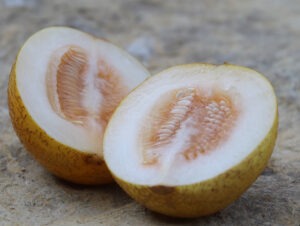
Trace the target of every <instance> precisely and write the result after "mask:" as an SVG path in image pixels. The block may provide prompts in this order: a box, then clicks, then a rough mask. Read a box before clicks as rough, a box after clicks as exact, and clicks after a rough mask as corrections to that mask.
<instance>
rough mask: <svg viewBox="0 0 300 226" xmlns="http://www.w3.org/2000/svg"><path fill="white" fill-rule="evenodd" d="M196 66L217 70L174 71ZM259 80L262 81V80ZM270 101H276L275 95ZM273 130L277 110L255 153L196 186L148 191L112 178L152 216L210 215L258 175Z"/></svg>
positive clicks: (268, 152) (273, 139)
mask: <svg viewBox="0 0 300 226" xmlns="http://www.w3.org/2000/svg"><path fill="white" fill-rule="evenodd" d="M199 65H200V66H201V65H204V66H216V67H217V65H211V64H201V63H200V64H199V63H195V64H188V65H180V66H176V67H178V68H180V67H191V66H199ZM220 66H222V65H220ZM224 66H226V67H233V68H238V69H243V70H249V71H252V69H250V68H245V67H241V66H237V65H230V64H224ZM262 78H264V79H265V80H266V78H265V77H264V76H262ZM274 98H276V97H275V94H274ZM121 104H122V103H121ZM119 106H120V105H119ZM276 107H277V103H276ZM113 117H114V115H113V116H112V118H113ZM277 129H278V109H276V115H275V118H274V122H273V125H272V127H271V129H270V130H269V132H268V134H267V135H266V136H265V137H264V138H263V139H262V141H261V143H260V144H259V145H258V146H257V148H256V149H255V150H253V151H252V152H251V153H250V154H249V155H248V156H247V157H246V158H245V159H244V160H243V161H241V162H240V163H239V164H237V165H235V166H233V167H232V168H230V169H229V170H227V171H225V172H224V173H222V174H219V175H218V176H216V177H214V178H211V179H209V180H205V181H202V182H199V183H195V184H190V185H184V186H164V185H158V186H152V187H151V186H147V185H139V184H133V183H129V182H127V181H124V180H122V178H118V177H117V176H116V175H114V174H113V177H114V179H115V181H116V182H117V183H118V184H119V185H120V187H121V188H122V189H124V191H125V192H126V193H127V194H128V195H129V196H131V197H132V198H133V199H135V200H136V201H137V202H139V203H140V204H142V205H144V206H145V207H147V208H149V209H150V210H153V211H155V212H158V213H161V214H164V215H168V216H173V217H182V218H193V217H200V216H207V215H211V214H213V213H216V212H218V211H220V210H222V209H224V208H226V207H227V206H228V205H229V204H230V203H232V202H234V201H235V200H236V199H238V198H239V197H240V196H241V195H242V194H243V193H244V192H245V191H246V190H247V189H248V188H249V187H250V185H251V184H252V183H253V182H254V181H255V180H256V179H257V177H258V176H259V175H260V174H261V173H262V171H263V170H264V169H265V167H266V166H267V164H268V160H269V158H270V157H271V154H272V152H273V149H274V146H275V142H276V137H277ZM128 161H130V160H128Z"/></svg>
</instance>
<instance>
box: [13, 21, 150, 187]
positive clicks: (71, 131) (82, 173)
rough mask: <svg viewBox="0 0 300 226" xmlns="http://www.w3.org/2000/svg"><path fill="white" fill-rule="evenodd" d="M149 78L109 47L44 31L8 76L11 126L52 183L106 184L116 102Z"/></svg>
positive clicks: (78, 35)
mask: <svg viewBox="0 0 300 226" xmlns="http://www.w3.org/2000/svg"><path fill="white" fill-rule="evenodd" d="M148 76H149V73H148V72H147V71H146V70H145V69H144V68H143V66H141V65H140V64H139V63H138V62H137V61H136V60H135V59H133V58H132V57H131V56H129V55H128V54H127V53H125V52H124V51H123V50H121V49H119V48H118V47H116V46H114V45H112V44H111V43H109V42H107V41H104V40H101V39H96V38H94V37H92V36H90V35H88V34H86V33H83V32H81V31H77V30H74V29H71V28H66V27H51V28H47V29H44V30H42V31H39V32H37V33H36V34H34V35H33V36H32V37H31V38H29V40H28V41H27V42H26V43H25V44H24V46H23V47H22V48H21V50H20V52H19V54H18V57H17V59H16V62H15V64H14V65H13V68H12V71H11V75H10V80H9V85H8V104H9V110H10V116H11V120H12V122H13V126H14V128H15V130H16V133H17V135H18V136H19V138H20V140H21V141H22V143H23V144H24V146H25V147H26V149H27V150H28V151H29V152H31V153H32V154H33V155H34V157H35V158H36V159H37V160H38V161H39V162H40V163H41V164H42V165H43V166H45V167H46V168H47V169H48V170H49V171H50V172H52V173H53V174H55V175H57V176H58V177H61V178H63V179H66V180H69V181H71V182H75V183H81V184H101V183H108V182H111V181H112V177H111V174H110V173H109V171H108V169H107V167H106V165H105V163H104V161H103V149H102V139H103V133H104V129H105V127H106V125H107V122H108V120H109V118H110V116H111V114H112V113H113V111H114V109H115V108H116V106H117V105H118V104H119V102H120V101H121V99H122V98H123V97H124V96H125V95H127V94H128V93H129V92H130V91H131V90H132V89H133V88H135V87H136V86H137V85H138V84H139V83H141V82H142V81H143V80H144V79H145V78H146V77H148Z"/></svg>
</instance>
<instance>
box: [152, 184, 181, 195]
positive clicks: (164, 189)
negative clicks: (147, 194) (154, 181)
mask: <svg viewBox="0 0 300 226" xmlns="http://www.w3.org/2000/svg"><path fill="white" fill-rule="evenodd" d="M150 190H151V191H152V192H154V193H156V194H159V195H169V194H172V193H173V192H175V190H176V189H175V188H174V187H170V186H165V185H157V186H152V187H150Z"/></svg>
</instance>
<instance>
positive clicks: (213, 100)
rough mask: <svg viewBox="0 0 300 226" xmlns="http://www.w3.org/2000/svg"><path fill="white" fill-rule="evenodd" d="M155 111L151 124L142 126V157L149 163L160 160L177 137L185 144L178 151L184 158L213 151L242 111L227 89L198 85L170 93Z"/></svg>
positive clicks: (195, 156) (177, 154)
mask: <svg viewBox="0 0 300 226" xmlns="http://www.w3.org/2000/svg"><path fill="white" fill-rule="evenodd" d="M152 112H155V113H154V114H152V117H151V119H150V123H149V126H147V127H146V128H143V131H146V132H145V133H144V134H145V135H144V136H143V144H145V145H144V148H143V154H142V159H143V160H142V161H143V164H144V165H148V166H151V165H155V164H159V163H160V161H161V158H162V156H164V155H165V154H166V153H165V152H167V150H165V149H167V148H168V147H169V146H170V145H172V144H174V143H176V142H177V140H178V139H184V144H183V145H182V147H180V148H179V149H180V151H179V152H177V153H175V155H176V157H177V158H183V159H184V160H185V161H192V160H195V159H197V158H198V157H199V156H200V155H204V154H206V153H208V152H211V151H213V150H214V149H215V148H217V147H218V146H220V145H221V144H222V143H223V142H225V141H226V139H228V137H229V135H230V133H231V130H232V129H233V128H234V125H235V122H236V120H237V118H238V115H239V111H238V109H237V107H236V106H235V105H234V103H233V101H232V99H231V97H230V96H229V95H228V94H226V93H225V92H222V91H213V92H212V93H211V94H210V95H206V94H204V93H203V92H201V90H199V89H197V88H195V87H188V88H181V89H178V90H173V91H171V92H169V93H167V94H166V95H165V97H162V99H160V103H159V104H158V105H157V106H155V109H153V111H152ZM180 134H185V136H184V137H180ZM179 149H178V150H179Z"/></svg>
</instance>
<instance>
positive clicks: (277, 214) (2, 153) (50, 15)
mask: <svg viewBox="0 0 300 226" xmlns="http://www.w3.org/2000/svg"><path fill="white" fill-rule="evenodd" d="M51 25H67V26H72V27H75V28H78V29H81V30H84V31H86V32H89V33H92V34H94V35H96V36H100V37H104V38H107V39H110V40H111V41H112V42H114V43H116V44H118V45H119V46H121V47H123V48H125V49H127V51H129V52H130V53H132V54H133V55H135V56H136V57H137V58H139V59H140V60H141V61H142V62H143V63H144V64H145V66H146V67H147V68H148V69H149V70H150V71H151V73H155V72H158V71H160V70H162V69H164V68H167V67H169V66H172V65H176V64H183V63H191V62H209V63H217V64H220V63H223V62H230V63H234V64H240V65H244V66H249V67H252V68H254V69H256V70H258V71H260V72H262V73H263V74H265V75H266V76H267V77H268V78H269V80H270V81H271V82H272V83H273V85H274V87H275V90H276V94H277V96H278V101H279V113H280V128H279V135H278V140H277V145H276V148H275V150H274V153H273V155H272V158H271V160H270V162H269V164H268V167H267V169H266V170H265V171H264V172H263V174H262V175H261V176H260V177H259V178H258V180H257V181H256V182H255V183H254V184H253V186H251V188H250V189H249V190H248V191H247V192H246V193H244V194H243V196H242V197H241V198H240V199H239V200H237V201H236V202H235V203H233V204H232V205H231V206H229V207H228V208H227V209H225V210H224V211H222V212H221V213H217V214H215V215H213V216H210V217H206V218H201V219H195V220H178V219H172V218H167V217H163V216H160V215H157V214H154V213H152V212H151V211H148V210H146V209H144V208H143V207H142V206H140V205H138V204H137V203H135V202H134V201H132V200H131V199H130V198H129V197H128V196H127V195H126V194H125V193H124V192H123V191H122V190H121V189H120V188H119V187H118V186H117V185H115V184H112V185H108V186H103V187H93V188H90V187H84V186H74V185H71V184H68V183H65V182H62V181H60V180H58V179H57V178H55V177H53V176H51V175H50V174H48V173H47V172H46V171H45V170H44V169H43V168H42V167H41V166H40V165H39V164H37V163H36V161H35V160H33V159H32V157H31V156H30V155H29V154H28V153H27V152H26V151H25V149H24V148H23V146H22V145H21V144H20V142H19V140H18V138H17V137H16V135H15V133H14V131H13V129H12V126H11V123H10V119H9V114H8V109H7V100H6V98H7V95H6V89H7V81H8V75H9V71H10V68H11V65H12V63H13V61H14V58H15V56H16V54H17V52H18V49H19V48H20V47H21V45H22V43H23V42H24V41H25V40H26V39H27V38H28V37H29V36H30V35H31V34H32V33H34V32H36V31H37V30H39V29H41V28H44V27H47V26H51ZM299 40H300V4H299V2H298V1H297V0H295V1H282V0H257V1H236V0H231V1H216V0H207V1H198V0H186V1H179V0H172V1H171V0H166V1H160V0H152V1H150V0H146V1H138V0H104V1H96V0H94V1H92V0H88V1H79V0H74V1H68V0H53V1H47V2H46V1H38V0H0V225H95V224H98V225H247V226H249V225H272V226H273V225H278V226H279V225H293V226H299V224H300V136H299V134H300V64H299V62H300V41H299ZM253 107H255V106H253Z"/></svg>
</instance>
